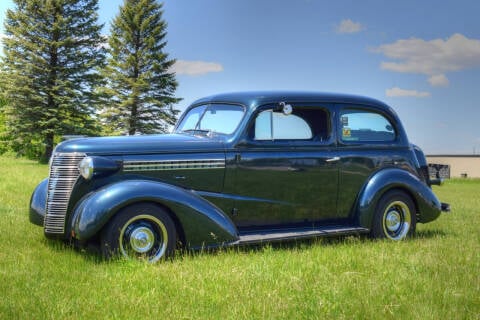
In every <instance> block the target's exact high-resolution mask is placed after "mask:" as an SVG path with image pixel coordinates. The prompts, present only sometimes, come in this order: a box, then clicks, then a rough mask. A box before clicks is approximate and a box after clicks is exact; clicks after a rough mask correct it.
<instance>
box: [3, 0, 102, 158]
mask: <svg viewBox="0 0 480 320" xmlns="http://www.w3.org/2000/svg"><path fill="white" fill-rule="evenodd" d="M14 3H15V8H14V9H13V10H8V11H7V15H6V20H5V24H4V26H5V31H6V37H4V39H3V41H4V56H3V58H2V60H3V61H2V68H3V72H4V73H5V75H6V77H7V78H8V85H7V86H6V92H5V95H6V98H7V99H8V101H9V104H8V106H7V109H6V116H7V126H8V130H9V131H10V134H11V136H14V137H15V140H14V141H13V145H14V147H15V148H16V150H17V151H19V152H23V153H25V152H27V153H28V151H30V153H31V152H32V149H33V150H34V151H33V152H34V153H35V154H34V156H37V157H41V158H42V159H43V160H47V159H48V158H49V157H50V155H51V153H52V150H53V147H54V142H55V141H56V140H58V139H59V137H60V136H62V135H65V134H92V133H93V132H94V131H95V130H98V126H97V125H96V123H97V121H96V120H95V118H94V117H93V114H94V110H95V103H96V100H97V99H96V98H95V94H94V87H95V86H96V85H98V84H99V82H100V81H101V76H100V75H99V73H98V72H96V71H95V69H96V68H100V67H103V64H104V59H105V56H104V49H103V48H102V43H103V41H104V39H103V37H102V36H101V34H100V31H101V28H102V25H100V24H98V22H97V18H98V15H97V10H98V0H14Z"/></svg>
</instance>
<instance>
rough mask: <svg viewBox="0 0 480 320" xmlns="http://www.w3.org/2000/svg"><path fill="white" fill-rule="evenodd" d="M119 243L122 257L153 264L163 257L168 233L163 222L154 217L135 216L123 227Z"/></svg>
mask: <svg viewBox="0 0 480 320" xmlns="http://www.w3.org/2000/svg"><path fill="white" fill-rule="evenodd" d="M119 243H120V251H121V253H122V254H123V256H125V257H127V258H135V257H137V258H146V259H148V261H149V262H155V261H158V260H159V259H161V258H162V257H163V256H164V255H165V251H166V250H167V245H168V233H167V229H166V227H165V225H164V224H163V222H162V221H160V220H159V219H157V218H156V217H154V216H152V215H147V214H145V215H137V216H135V217H133V218H132V219H130V220H129V221H128V222H127V223H125V225H124V226H123V228H122V230H121V231H120V237H119Z"/></svg>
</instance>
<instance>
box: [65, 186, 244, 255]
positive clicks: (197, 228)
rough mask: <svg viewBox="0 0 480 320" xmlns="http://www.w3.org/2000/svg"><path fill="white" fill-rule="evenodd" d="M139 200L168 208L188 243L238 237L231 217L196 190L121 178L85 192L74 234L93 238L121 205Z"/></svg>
mask: <svg viewBox="0 0 480 320" xmlns="http://www.w3.org/2000/svg"><path fill="white" fill-rule="evenodd" d="M138 202H153V203H158V204H160V205H162V206H166V207H167V208H169V209H170V210H171V211H172V212H173V213H174V214H175V216H176V218H177V220H178V221H179V222H180V224H181V227H182V230H183V232H184V234H185V242H186V245H188V246H190V247H202V246H215V245H220V244H223V243H229V242H234V241H236V240H238V231H237V229H236V228H235V226H234V224H233V222H232V221H231V220H230V218H228V216H227V215H225V214H224V213H223V212H222V211H221V210H220V209H219V208H217V207H216V206H215V205H213V204H212V203H210V202H208V201H207V200H205V199H203V198H202V197H200V196H199V195H198V194H197V193H196V192H195V191H191V190H185V189H182V188H179V187H176V186H172V185H169V184H166V183H162V182H155V181H148V180H127V181H121V182H117V183H114V184H111V185H107V186H105V187H103V188H101V189H99V190H96V191H94V192H92V193H89V194H87V195H86V196H85V197H84V198H82V199H81V200H80V201H79V203H78V204H77V205H76V207H75V209H74V213H73V218H72V231H73V233H74V237H75V238H77V239H78V240H88V239H90V238H92V237H93V236H95V235H96V234H97V233H98V232H99V231H100V230H101V229H102V228H103V227H104V225H105V224H106V223H107V222H108V221H109V220H110V219H111V218H112V217H113V216H114V215H115V214H116V213H117V212H118V211H119V210H120V209H122V208H124V207H126V206H128V205H130V204H133V203H138Z"/></svg>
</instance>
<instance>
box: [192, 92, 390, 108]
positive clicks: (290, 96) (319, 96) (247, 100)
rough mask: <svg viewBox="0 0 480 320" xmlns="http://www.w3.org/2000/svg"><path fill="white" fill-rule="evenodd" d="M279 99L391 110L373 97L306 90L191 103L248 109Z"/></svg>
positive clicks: (218, 97) (234, 95) (214, 97)
mask: <svg viewBox="0 0 480 320" xmlns="http://www.w3.org/2000/svg"><path fill="white" fill-rule="evenodd" d="M280 101H283V102H287V103H295V102H298V103H302V102H303V103H308V102H324V103H352V104H362V105H372V106H376V107H379V108H382V109H388V110H389V111H392V110H391V108H390V107H389V106H388V105H386V104H385V103H383V102H381V101H379V100H376V99H373V98H368V97H364V96H357V95H351V94H342V93H326V92H308V91H246V92H230V93H221V94H215V95H211V96H208V97H205V98H202V99H199V100H196V101H195V102H194V103H193V104H192V105H198V104H204V103H238V104H242V105H244V106H247V107H249V108H250V109H255V108H256V107H258V106H261V105H264V104H269V103H278V102H280Z"/></svg>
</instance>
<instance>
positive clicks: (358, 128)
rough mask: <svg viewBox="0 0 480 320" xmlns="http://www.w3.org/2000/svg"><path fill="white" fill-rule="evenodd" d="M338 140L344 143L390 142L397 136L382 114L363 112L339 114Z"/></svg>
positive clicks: (343, 112) (353, 111) (351, 111)
mask: <svg viewBox="0 0 480 320" xmlns="http://www.w3.org/2000/svg"><path fill="white" fill-rule="evenodd" d="M339 128H340V130H341V131H340V138H341V140H342V141H345V142H391V141H394V140H395V138H396V136H397V134H396V132H395V128H394V126H393V125H392V123H391V122H390V121H389V120H388V119H387V118H385V117H384V116H383V115H382V114H379V113H375V112H370V111H363V110H344V111H342V112H341V113H340V126H339Z"/></svg>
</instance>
